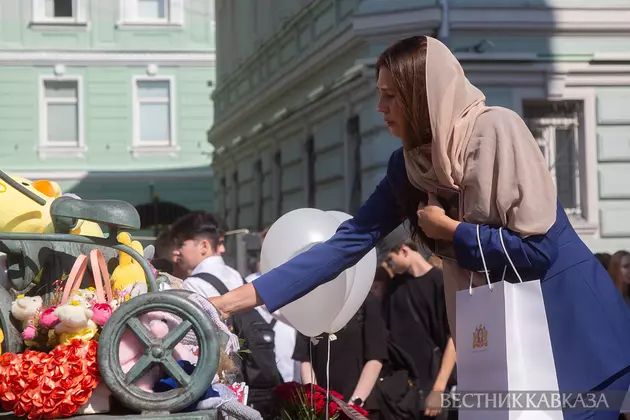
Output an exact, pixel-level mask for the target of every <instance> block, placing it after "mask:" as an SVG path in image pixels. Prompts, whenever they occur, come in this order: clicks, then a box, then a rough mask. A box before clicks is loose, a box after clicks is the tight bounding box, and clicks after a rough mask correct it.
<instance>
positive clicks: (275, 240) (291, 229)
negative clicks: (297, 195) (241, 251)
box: [260, 208, 346, 337]
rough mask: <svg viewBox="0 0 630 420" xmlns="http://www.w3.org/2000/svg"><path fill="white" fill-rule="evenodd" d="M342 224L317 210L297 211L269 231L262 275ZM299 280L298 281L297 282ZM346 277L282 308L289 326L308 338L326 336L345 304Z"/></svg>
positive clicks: (279, 220) (329, 235)
mask: <svg viewBox="0 0 630 420" xmlns="http://www.w3.org/2000/svg"><path fill="white" fill-rule="evenodd" d="M338 226H339V221H338V220H337V219H336V218H335V217H334V216H332V215H330V214H327V213H326V212H324V211H322V210H318V209H310V208H304V209H297V210H293V211H291V212H289V213H287V214H285V215H283V216H282V217H280V218H279V219H278V220H276V222H275V223H274V224H273V225H272V226H271V227H270V228H269V231H268V232H267V234H266V235H265V240H264V241H263V244H262V248H261V251H260V269H261V272H262V273H267V272H268V271H270V270H272V269H274V268H276V267H278V266H280V265H282V264H284V263H285V262H287V261H289V260H290V259H292V258H293V257H295V256H297V255H299V254H301V253H302V252H304V251H306V250H308V249H309V248H311V247H312V246H314V245H316V244H318V243H321V242H325V241H326V240H328V239H329V238H330V237H331V236H333V235H334V234H335V232H336V230H337V227H338ZM296 280H297V279H296ZM345 292H346V274H345V273H341V274H340V275H339V276H338V277H337V278H335V279H334V280H332V281H330V282H328V283H326V284H323V285H321V286H318V287H317V288H315V289H314V290H312V291H311V292H309V293H308V294H306V295H305V296H303V297H301V298H300V299H298V300H296V301H294V302H292V303H289V304H288V305H285V306H284V307H282V308H281V311H282V315H283V316H284V317H285V318H286V319H287V320H288V321H289V323H290V324H291V325H292V326H293V327H294V328H295V329H297V330H298V331H300V332H301V333H302V334H304V335H306V336H307V337H315V336H317V335H320V334H321V333H323V332H325V331H326V330H327V329H328V327H329V326H330V325H331V323H332V321H333V320H334V319H335V317H336V316H337V314H338V313H339V311H341V308H343V306H344V303H345Z"/></svg>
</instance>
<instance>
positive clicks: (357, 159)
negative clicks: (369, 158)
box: [346, 115, 363, 214]
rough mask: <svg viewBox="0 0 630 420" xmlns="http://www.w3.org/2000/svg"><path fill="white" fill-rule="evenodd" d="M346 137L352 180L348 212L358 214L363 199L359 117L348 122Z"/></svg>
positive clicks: (348, 163)
mask: <svg viewBox="0 0 630 420" xmlns="http://www.w3.org/2000/svg"><path fill="white" fill-rule="evenodd" d="M346 136H347V138H348V155H347V158H348V162H347V163H346V165H347V167H348V175H347V176H348V177H349V179H350V198H349V203H348V210H349V211H350V214H354V213H356V211H357V210H359V207H361V201H362V200H361V199H362V196H361V194H362V192H363V187H362V178H363V176H362V175H363V170H362V167H361V128H360V124H359V116H358V115H353V116H352V117H350V118H349V119H348V121H347V122H346Z"/></svg>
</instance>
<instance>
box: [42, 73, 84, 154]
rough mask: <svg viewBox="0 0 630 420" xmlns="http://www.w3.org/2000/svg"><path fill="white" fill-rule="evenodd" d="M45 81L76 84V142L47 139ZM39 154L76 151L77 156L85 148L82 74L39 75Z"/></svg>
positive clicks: (47, 101)
mask: <svg viewBox="0 0 630 420" xmlns="http://www.w3.org/2000/svg"><path fill="white" fill-rule="evenodd" d="M46 82H75V83H76V85H77V133H78V139H77V141H76V142H74V141H73V142H70V141H67V142H57V141H49V140H48V103H49V100H48V98H47V97H46ZM38 146H39V147H38V151H39V152H40V155H46V154H47V152H53V153H57V152H58V153H59V154H61V155H63V154H67V153H73V152H77V153H78V156H79V157H82V156H83V152H85V151H86V150H87V148H86V146H85V100H84V93H83V76H82V75H63V76H48V75H42V76H40V77H39V145H38Z"/></svg>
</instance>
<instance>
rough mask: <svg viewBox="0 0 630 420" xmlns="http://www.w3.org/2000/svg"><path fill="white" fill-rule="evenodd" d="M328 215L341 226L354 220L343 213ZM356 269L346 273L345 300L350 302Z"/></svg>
mask: <svg viewBox="0 0 630 420" xmlns="http://www.w3.org/2000/svg"><path fill="white" fill-rule="evenodd" d="M326 213H328V214H330V215H331V216H334V217H335V218H336V219H337V220H338V221H339V224H341V223H343V222H345V221H346V220H350V219H352V216H350V215H349V214H348V213H344V212H342V211H336V210H330V211H327V212H326ZM337 228H339V226H337ZM355 267H356V266H353V267H350V268H348V269H346V271H345V273H346V294H345V298H344V299H345V301H348V297H349V296H350V291H351V290H352V284H353V283H354V279H355Z"/></svg>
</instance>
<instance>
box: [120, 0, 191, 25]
mask: <svg viewBox="0 0 630 420" xmlns="http://www.w3.org/2000/svg"><path fill="white" fill-rule="evenodd" d="M164 2H165V3H166V4H165V7H166V8H167V17H166V18H164V19H159V18H158V19H147V18H141V17H139V16H138V8H139V3H138V0H119V6H118V7H119V21H118V24H117V26H148V27H154V26H176V27H181V26H183V25H184V14H185V8H184V2H185V0H164Z"/></svg>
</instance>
